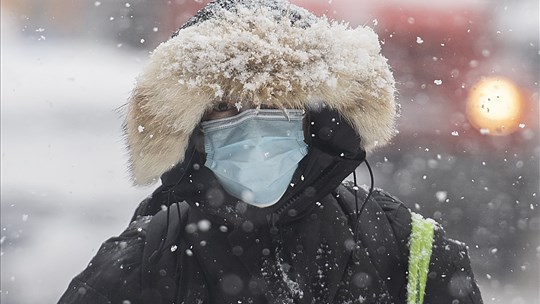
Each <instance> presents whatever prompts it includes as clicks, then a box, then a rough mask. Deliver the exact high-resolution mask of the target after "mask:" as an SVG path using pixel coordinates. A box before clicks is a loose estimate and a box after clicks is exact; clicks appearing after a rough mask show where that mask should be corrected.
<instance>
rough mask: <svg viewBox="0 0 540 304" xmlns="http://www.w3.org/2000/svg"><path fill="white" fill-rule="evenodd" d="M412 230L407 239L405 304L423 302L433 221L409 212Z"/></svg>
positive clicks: (433, 229) (431, 242)
mask: <svg viewBox="0 0 540 304" xmlns="http://www.w3.org/2000/svg"><path fill="white" fill-rule="evenodd" d="M411 219H412V231H411V237H410V241H409V250H410V253H409V276H408V283H407V304H423V303H424V293H425V290H426V282H427V275H428V271H429V261H430V258H431V249H432V245H433V235H434V231H435V222H434V221H433V220H431V219H425V218H423V217H422V216H421V215H419V214H417V213H414V212H411Z"/></svg>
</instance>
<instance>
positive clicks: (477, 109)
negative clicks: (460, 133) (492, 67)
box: [466, 77, 523, 136]
mask: <svg viewBox="0 0 540 304" xmlns="http://www.w3.org/2000/svg"><path fill="white" fill-rule="evenodd" d="M466 113H467V117H468V119H469V122H470V123H471V124H472V125H473V127H475V128H476V129H478V130H479V131H480V133H482V134H489V135H499V136H503V135H508V134H511V133H512V132H514V131H516V130H517V129H518V128H519V124H520V122H521V119H522V116H523V100H522V98H521V94H520V91H519V88H518V87H517V86H516V85H515V84H514V83H513V82H512V81H510V80H508V79H506V78H502V77H489V78H484V79H482V80H480V81H479V82H478V83H476V84H475V85H474V86H473V87H472V89H471V91H470V92H469V96H468V99H467V108H466Z"/></svg>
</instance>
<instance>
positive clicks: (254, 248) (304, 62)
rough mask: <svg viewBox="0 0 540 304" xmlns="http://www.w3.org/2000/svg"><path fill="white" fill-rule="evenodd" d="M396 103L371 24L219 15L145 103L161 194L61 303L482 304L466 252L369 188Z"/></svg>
mask: <svg viewBox="0 0 540 304" xmlns="http://www.w3.org/2000/svg"><path fill="white" fill-rule="evenodd" d="M394 95H395V85H394V79H393V76H392V73H391V71H390V68H389V66H388V64H387V61H386V59H385V58H384V57H383V56H382V55H381V54H380V45H379V42H378V37H377V35H376V34H375V33H374V32H373V30H372V29H370V28H367V27H357V28H351V27H349V26H348V25H346V24H344V23H339V22H335V21H332V20H329V19H327V18H324V17H316V16H314V15H313V14H311V13H310V12H308V11H307V10H305V9H303V8H300V7H297V6H295V5H292V4H290V3H288V2H287V1H285V0H253V1H247V0H245V1H244V0H238V1H233V0H216V1H213V2H211V3H209V4H207V6H205V7H204V8H203V9H202V10H200V11H199V12H198V13H197V14H196V15H195V16H194V17H193V18H191V19H190V20H188V21H187V23H185V24H184V25H183V26H182V27H181V28H180V29H179V30H178V31H177V32H176V33H175V34H174V35H173V36H172V37H171V38H170V39H169V40H168V41H166V42H164V43H162V44H161V45H160V46H158V47H157V49H156V50H155V51H154V52H153V54H152V55H151V58H150V61H149V63H148V66H147V67H146V69H145V70H144V71H143V72H142V74H141V75H140V76H139V78H138V79H137V83H136V86H135V88H134V90H133V93H132V96H131V98H130V101H129V104H128V108H127V114H126V121H125V131H126V139H127V144H128V150H129V155H130V169H131V173H132V175H133V178H134V181H135V183H136V184H139V185H147V184H152V183H154V182H156V181H157V180H158V179H159V178H161V185H160V186H159V187H158V188H157V189H156V190H155V191H154V193H153V194H152V196H151V197H149V198H147V199H146V200H144V201H143V202H142V203H141V204H140V205H139V207H138V208H137V210H136V211H135V213H134V215H133V218H132V221H131V223H130V225H129V227H128V228H127V229H126V230H125V231H124V232H123V233H122V234H121V235H120V236H118V237H113V238H111V239H109V240H107V241H106V242H105V243H104V244H103V245H102V247H101V248H100V250H99V251H98V253H97V254H96V256H95V257H94V258H93V259H92V261H91V263H90V264H89V265H88V267H87V268H86V269H85V270H84V271H83V272H82V273H81V274H79V275H78V276H77V277H75V278H74V279H73V281H72V282H71V284H70V285H69V287H68V289H67V291H66V292H65V293H64V295H63V296H62V297H61V299H60V301H59V303H123V304H135V303H158V304H159V303H177V304H179V303H186V304H191V303H206V304H210V303H235V304H238V303H278V304H280V303H339V304H342V303H432V304H442V303H452V304H456V303H470V304H472V303H474V304H478V303H482V299H481V295H480V291H479V288H478V285H477V284H476V282H475V280H474V276H473V272H472V270H471V266H470V262H469V257H468V255H467V248H466V246H465V245H464V244H462V243H460V242H457V241H453V240H451V239H449V238H447V237H446V236H445V234H444V231H443V230H442V228H440V227H439V226H438V225H437V224H436V223H434V222H433V221H431V220H428V219H424V218H422V217H421V216H420V215H418V214H415V213H413V212H411V211H410V210H409V209H407V208H406V207H405V205H404V204H403V203H401V202H400V201H399V200H398V199H397V198H395V197H393V196H392V195H390V194H388V193H386V192H384V191H383V190H381V189H374V188H373V182H372V185H371V187H370V188H369V189H367V188H366V189H364V188H362V187H358V185H357V184H356V175H355V169H356V168H357V167H358V166H359V165H360V164H362V163H364V162H366V153H368V152H371V151H372V150H373V149H374V148H376V147H380V146H383V145H384V144H386V143H387V142H388V141H389V140H390V139H391V137H392V136H393V135H394V133H395V130H394V120H395V116H396V104H395V98H394ZM366 164H367V162H366ZM368 168H369V165H368ZM370 170H371V169H370ZM351 174H353V177H354V182H344V180H345V179H346V178H347V177H348V176H349V175H351Z"/></svg>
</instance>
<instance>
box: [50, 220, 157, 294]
mask: <svg viewBox="0 0 540 304" xmlns="http://www.w3.org/2000/svg"><path fill="white" fill-rule="evenodd" d="M150 219H151V217H140V218H138V219H137V220H136V221H134V222H132V223H131V224H130V225H129V227H128V228H127V229H126V230H125V231H124V232H123V233H122V234H120V235H119V236H117V237H113V238H110V239H108V240H107V241H105V242H104V243H103V244H102V245H101V247H100V249H99V251H98V253H97V254H96V256H95V257H94V258H93V259H92V261H91V262H90V263H89V264H88V266H87V268H86V269H85V270H84V271H83V272H81V273H80V274H79V275H78V276H76V277H75V278H74V279H73V280H72V281H71V283H70V285H69V287H68V289H67V290H66V292H65V293H64V294H63V295H62V297H61V298H60V300H59V302H58V303H59V304H68V303H77V304H86V303H88V304H90V303H92V304H109V303H131V304H136V303H143V300H142V299H143V297H144V292H143V291H141V263H142V254H143V249H144V244H145V237H146V229H147V227H148V223H149V222H150Z"/></svg>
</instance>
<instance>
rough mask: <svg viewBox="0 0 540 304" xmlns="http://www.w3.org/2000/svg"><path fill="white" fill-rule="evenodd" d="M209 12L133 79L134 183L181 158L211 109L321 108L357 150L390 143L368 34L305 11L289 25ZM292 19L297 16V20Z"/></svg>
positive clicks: (388, 87) (128, 124) (392, 108)
mask: <svg viewBox="0 0 540 304" xmlns="http://www.w3.org/2000/svg"><path fill="white" fill-rule="evenodd" d="M254 2H255V3H257V2H261V3H262V4H261V5H250V6H249V7H248V6H244V5H243V4H241V2H239V3H237V4H236V6H235V9H234V10H231V9H225V8H222V7H218V8H216V9H214V10H213V11H212V18H209V19H207V20H204V21H202V22H199V23H197V24H194V25H192V26H189V27H187V28H183V29H181V30H180V31H178V32H177V34H176V35H175V36H174V37H173V38H171V39H169V40H168V41H167V42H164V43H162V44H161V45H160V46H158V47H157V48H156V50H155V51H154V52H153V54H152V55H151V58H150V62H149V64H148V66H147V67H146V69H145V70H144V71H143V72H142V74H141V75H140V76H139V77H138V79H137V84H136V86H135V88H134V90H133V93H132V96H131V99H130V101H129V105H128V110H127V117H126V121H125V132H126V138H127V144H128V149H129V154H130V167H131V173H132V176H133V178H134V181H135V183H136V184H149V183H152V182H153V181H155V180H156V179H157V178H159V176H160V175H161V174H163V173H164V172H166V171H168V170H169V169H170V168H171V167H173V166H174V165H176V164H178V163H180V162H182V161H183V159H184V151H185V149H186V147H187V143H188V139H189V137H190V135H191V133H192V132H193V130H194V129H195V127H196V126H197V125H198V123H199V122H200V120H201V118H202V116H203V114H204V113H205V111H206V110H207V109H209V108H211V107H212V105H213V104H214V103H215V102H216V101H217V100H222V99H232V100H241V101H249V102H250V103H253V104H256V105H259V104H265V105H271V106H278V107H286V108H309V107H310V104H312V103H313V102H321V101H322V102H324V103H326V104H327V105H328V106H330V107H332V108H335V109H337V110H338V111H339V112H340V113H341V114H342V116H343V117H345V119H347V120H348V121H349V122H350V123H351V125H352V126H353V127H354V128H355V129H356V131H357V133H358V134H359V136H360V138H361V144H362V148H364V149H365V150H366V151H370V150H372V149H373V148H374V147H375V146H381V145H383V144H386V143H387V142H388V141H389V140H390V138H391V137H392V136H393V134H394V132H395V131H394V119H395V115H396V105H395V101H394V78H393V76H392V73H391V72H390V69H389V67H388V65H387V63H386V59H385V58H384V57H383V56H382V55H381V54H380V46H379V42H378V37H377V35H376V34H375V33H374V32H373V30H372V29H370V28H366V27H358V28H354V29H352V28H350V27H348V26H347V25H346V24H343V23H337V22H334V21H331V20H328V19H326V18H316V17H314V16H313V15H310V14H309V13H307V11H305V10H302V9H300V8H297V7H294V6H293V5H291V4H289V3H288V2H285V1H281V0H274V1H270V2H272V3H273V4H276V3H277V4H281V5H286V7H288V8H293V7H294V10H295V11H296V12H298V11H300V12H304V11H305V12H306V15H305V16H304V19H305V20H307V21H309V25H308V26H306V24H305V23H304V24H303V25H302V24H300V25H299V24H297V23H294V22H292V21H291V20H290V15H289V16H287V14H284V13H283V12H279V13H276V9H275V7H273V6H267V5H263V4H264V3H267V2H268V0H258V1H251V3H254ZM301 17H302V16H301Z"/></svg>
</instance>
